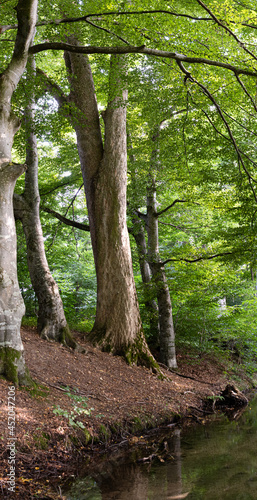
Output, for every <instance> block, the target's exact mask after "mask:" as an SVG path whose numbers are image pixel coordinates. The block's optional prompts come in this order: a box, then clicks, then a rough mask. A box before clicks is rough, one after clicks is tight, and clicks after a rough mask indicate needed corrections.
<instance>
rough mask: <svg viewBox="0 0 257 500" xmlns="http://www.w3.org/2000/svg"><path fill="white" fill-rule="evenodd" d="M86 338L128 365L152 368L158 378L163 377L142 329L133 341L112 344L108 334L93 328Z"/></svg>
mask: <svg viewBox="0 0 257 500" xmlns="http://www.w3.org/2000/svg"><path fill="white" fill-rule="evenodd" d="M88 340H89V341H90V342H92V344H93V345H95V346H97V347H99V348H100V349H102V351H104V352H109V353H111V354H113V355H114V356H121V357H122V358H124V359H125V361H126V362H127V363H128V364H129V365H139V366H145V367H146V368H149V369H152V370H153V372H154V373H156V374H158V375H159V376H160V378H163V374H162V371H161V369H160V367H159V365H158V363H157V361H156V360H155V359H154V357H153V355H152V354H151V352H150V350H149V347H148V345H147V343H146V340H145V338H144V334H143V332H142V331H139V333H138V335H137V337H136V339H135V341H134V342H129V343H126V342H123V343H119V344H118V345H114V344H113V343H112V338H111V335H110V334H109V335H108V334H106V332H104V331H99V330H94V329H93V330H92V331H91V332H90V333H89V335H88Z"/></svg>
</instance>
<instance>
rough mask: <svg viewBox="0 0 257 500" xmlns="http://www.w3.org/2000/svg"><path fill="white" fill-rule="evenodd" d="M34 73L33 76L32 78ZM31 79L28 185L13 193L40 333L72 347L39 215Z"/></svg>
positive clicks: (31, 64)
mask: <svg viewBox="0 0 257 500" xmlns="http://www.w3.org/2000/svg"><path fill="white" fill-rule="evenodd" d="M29 69H30V71H28V76H27V79H30V81H32V85H33V80H35V61H34V58H33V56H32V58H31V60H30V61H29ZM33 77H34V78H33ZM32 85H31V82H30V89H29V90H30V97H29V103H28V104H27V106H26V109H25V120H26V127H25V128H26V152H27V154H26V166H27V167H26V172H25V188H24V191H23V193H22V194H21V195H17V194H15V196H14V212H15V218H16V219H19V220H21V222H22V226H23V230H24V234H25V238H26V253H27V261H28V268H29V273H30V278H31V282H32V285H33V288H34V291H35V294H36V296H37V299H38V306H39V307H38V320H37V329H38V333H39V334H40V335H41V337H42V338H44V339H47V340H49V339H51V340H55V341H57V342H58V341H59V342H62V343H64V344H67V345H69V346H71V347H75V346H76V343H75V341H74V340H73V339H72V336H71V333H70V330H69V326H68V324H67V321H66V318H65V314H64V310H63V303H62V299H61V296H60V293H59V289H58V286H57V283H56V282H55V280H54V279H53V277H52V274H51V272H50V269H49V266H48V263H47V259H46V255H45V248H44V239H43V232H42V227H41V221H40V216H39V205H40V195H39V188H38V151H37V138H36V135H35V130H34V128H35V125H34V119H35V118H34V108H35V97H34V91H33V89H32Z"/></svg>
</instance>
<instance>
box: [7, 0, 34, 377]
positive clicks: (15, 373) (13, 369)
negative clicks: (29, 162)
mask: <svg viewBox="0 0 257 500" xmlns="http://www.w3.org/2000/svg"><path fill="white" fill-rule="evenodd" d="M36 13H37V0H19V2H18V5H17V18H18V30H17V36H16V40H15V47H14V52H13V56H12V59H11V61H10V63H9V65H8V67H7V68H6V69H5V70H4V72H3V73H2V74H1V75H0V186H1V193H0V373H1V374H3V375H5V376H6V377H7V378H8V379H10V380H12V381H13V382H14V383H15V384H19V383H25V382H26V381H27V380H28V376H27V372H26V367H25V361H24V353H23V345H22V341H21V337H20V324H21V319H22V316H23V314H24V312H25V308H24V303H23V300H22V297H21V293H20V290H19V284H18V278H17V263H16V232H15V222H14V215H13V191H14V187H15V183H16V180H17V178H18V177H19V176H20V175H21V174H22V173H23V172H24V170H25V166H24V165H15V164H13V163H12V161H11V149H12V144H13V139H14V135H15V133H16V132H17V130H18V129H19V126H20V123H19V120H18V119H17V118H16V116H15V115H14V114H13V112H12V109H11V99H12V95H13V92H14V90H15V89H16V87H17V85H18V83H19V80H20V78H21V76H22V74H23V72H24V70H25V67H26V63H27V58H28V50H29V47H30V43H31V40H32V38H33V34H34V29H35V24H36Z"/></svg>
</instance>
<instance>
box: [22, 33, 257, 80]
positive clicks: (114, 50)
mask: <svg viewBox="0 0 257 500" xmlns="http://www.w3.org/2000/svg"><path fill="white" fill-rule="evenodd" d="M44 50H63V51H67V52H74V53H79V54H144V55H148V56H154V57H163V58H167V59H174V60H175V61H177V62H188V63H191V64H206V65H208V66H215V67H218V68H224V69H228V70H229V71H232V72H233V73H234V74H237V75H240V74H242V75H248V76H253V77H257V71H251V70H249V69H244V68H239V67H237V66H233V65H232V64H229V63H223V62H220V61H214V60H212V59H206V58H204V57H188V56H185V55H183V54H179V53H177V52H169V51H167V50H158V49H150V48H148V47H146V46H145V45H140V46H139V47H135V46H127V47H95V46H91V45H88V46H76V45H71V44H68V43H64V42H45V43H40V44H38V45H34V46H33V47H31V48H30V53H31V54H38V53H39V52H42V51H44Z"/></svg>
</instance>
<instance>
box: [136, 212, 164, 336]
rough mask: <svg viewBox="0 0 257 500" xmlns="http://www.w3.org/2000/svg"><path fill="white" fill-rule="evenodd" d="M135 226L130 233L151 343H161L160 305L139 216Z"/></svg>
mask: <svg viewBox="0 0 257 500" xmlns="http://www.w3.org/2000/svg"><path fill="white" fill-rule="evenodd" d="M132 222H133V228H132V229H130V233H131V234H132V235H133V236H134V239H135V242H136V245H137V252H138V260H139V266H140V272H141V277H142V282H143V285H144V305H145V308H146V310H147V313H148V318H149V334H150V341H151V345H159V343H160V325H159V311H158V305H157V303H156V301H155V300H154V298H153V296H155V294H154V292H153V290H152V273H151V269H150V265H149V262H148V255H147V245H146V239H145V230H144V227H143V225H142V222H141V221H140V220H139V219H138V218H137V219H133V221H132Z"/></svg>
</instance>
